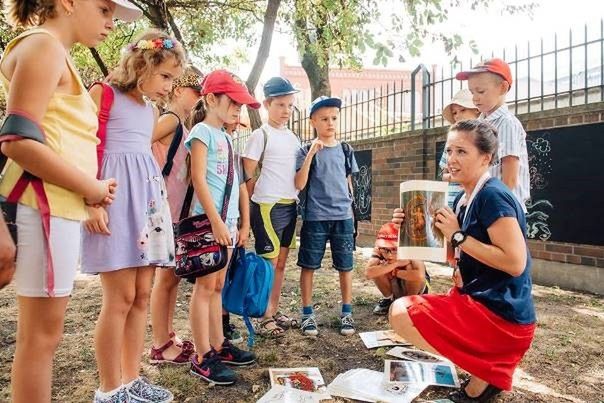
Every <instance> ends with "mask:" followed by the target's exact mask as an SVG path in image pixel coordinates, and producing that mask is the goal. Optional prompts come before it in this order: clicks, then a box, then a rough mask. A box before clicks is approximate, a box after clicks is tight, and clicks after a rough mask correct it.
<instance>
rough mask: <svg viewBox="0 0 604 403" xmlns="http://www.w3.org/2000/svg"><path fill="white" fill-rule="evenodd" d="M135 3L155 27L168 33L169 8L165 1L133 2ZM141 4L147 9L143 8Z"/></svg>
mask: <svg viewBox="0 0 604 403" xmlns="http://www.w3.org/2000/svg"><path fill="white" fill-rule="evenodd" d="M133 3H134V4H135V5H136V6H137V7H139V8H140V9H141V10H143V14H144V15H145V17H147V18H148V19H149V21H150V22H151V25H153V27H155V28H158V29H161V30H163V31H167V30H168V29H169V28H170V23H169V21H168V8H167V6H166V2H165V1H164V0H141V1H140V2H139V1H136V0H135V1H133ZM140 3H142V4H144V5H146V6H147V7H146V8H144V7H141V5H140Z"/></svg>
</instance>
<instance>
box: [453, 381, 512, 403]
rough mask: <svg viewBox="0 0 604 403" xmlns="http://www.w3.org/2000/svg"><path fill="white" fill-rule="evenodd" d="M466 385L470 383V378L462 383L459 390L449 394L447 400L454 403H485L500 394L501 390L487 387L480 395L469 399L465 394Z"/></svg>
mask: <svg viewBox="0 0 604 403" xmlns="http://www.w3.org/2000/svg"><path fill="white" fill-rule="evenodd" d="M468 383H470V378H468V379H466V380H465V381H464V382H462V384H461V387H460V388H459V389H457V390H454V391H453V392H451V393H449V396H448V398H449V400H451V401H452V402H455V403H487V402H490V401H491V399H493V398H494V397H495V396H497V395H498V394H499V393H501V389H499V388H497V387H495V386H493V385H487V387H486V388H485V389H484V390H483V391H482V393H481V394H480V395H478V396H476V397H471V396H468V393H467V392H466V386H468Z"/></svg>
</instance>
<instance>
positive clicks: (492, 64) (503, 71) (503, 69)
mask: <svg viewBox="0 0 604 403" xmlns="http://www.w3.org/2000/svg"><path fill="white" fill-rule="evenodd" d="M485 72H489V73H493V74H497V75H498V76H500V77H501V78H503V79H504V80H505V81H507V82H508V84H510V88H511V87H512V71H511V70H510V66H509V65H508V64H507V63H506V62H505V61H503V60H501V59H497V58H495V59H489V60H485V61H484V62H482V63H480V64H478V65H476V66H474V68H473V69H470V70H466V71H460V72H459V73H457V74H456V75H455V78H457V79H458V80H467V79H468V78H469V77H470V76H471V75H472V74H476V73H485Z"/></svg>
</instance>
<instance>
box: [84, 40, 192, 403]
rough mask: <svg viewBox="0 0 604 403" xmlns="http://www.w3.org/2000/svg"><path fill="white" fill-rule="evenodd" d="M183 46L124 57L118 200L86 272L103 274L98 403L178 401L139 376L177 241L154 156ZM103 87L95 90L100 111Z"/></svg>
mask: <svg viewBox="0 0 604 403" xmlns="http://www.w3.org/2000/svg"><path fill="white" fill-rule="evenodd" d="M185 63H186V58H185V55H184V52H183V49H182V46H181V45H180V44H179V43H178V42H176V41H175V40H174V39H172V38H170V37H168V36H166V35H165V34H163V33H161V32H159V31H156V30H149V31H146V32H144V33H143V34H142V35H141V36H140V37H139V38H138V40H136V41H135V42H134V43H133V44H132V45H130V46H129V47H128V49H127V50H125V51H124V53H123V55H122V59H121V61H120V64H119V66H118V67H117V69H116V70H115V71H114V72H113V74H112V76H111V80H110V84H111V88H112V89H113V93H114V97H115V98H114V101H113V105H112V107H111V111H110V113H109V120H108V122H107V134H106V143H105V152H104V155H103V158H102V161H101V168H100V176H101V178H104V177H114V178H116V180H117V181H118V184H119V195H118V196H117V197H116V199H115V201H114V203H113V204H112V205H111V206H109V207H108V208H106V209H103V208H94V209H90V211H89V214H90V219H89V220H88V221H87V222H86V224H85V227H86V229H87V231H86V234H85V235H84V241H83V250H82V272H84V273H89V274H100V275H101V284H102V288H103V304H102V307H101V313H100V316H99V319H98V322H97V326H96V330H95V349H96V359H97V365H98V369H99V380H100V388H99V390H98V391H97V392H96V394H95V399H94V401H95V402H108V401H113V400H112V399H113V397H114V395H115V394H118V393H120V390H123V389H124V388H126V390H127V392H128V395H129V396H130V397H131V399H132V400H134V401H152V402H155V403H159V402H169V401H172V398H173V397H172V394H171V393H170V392H169V391H167V390H166V389H163V388H160V387H158V386H155V385H152V384H150V383H149V381H147V380H146V379H145V378H142V377H140V376H139V372H140V364H141V358H142V353H143V346H144V340H145V328H146V324H147V306H148V301H149V294H150V292H151V281H152V279H153V273H154V266H173V265H174V236H173V232H172V220H171V217H170V210H169V207H168V203H167V198H166V197H167V196H166V190H165V185H164V180H163V178H162V174H161V170H160V169H159V166H158V165H157V162H156V161H155V159H154V158H153V154H152V153H151V139H152V134H153V128H154V126H155V123H156V122H157V119H158V111H157V110H156V109H155V107H154V106H153V105H152V104H151V103H150V102H149V100H160V99H162V98H164V97H166V96H167V95H168V94H169V93H170V91H171V90H172V84H173V81H174V79H176V78H177V77H179V76H180V75H181V74H182V71H183V68H184V66H185ZM101 91H102V90H101V87H100V86H95V87H93V88H92V90H91V95H92V97H93V99H95V101H96V102H97V105H98V104H100V99H101Z"/></svg>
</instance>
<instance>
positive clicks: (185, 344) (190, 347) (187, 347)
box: [168, 332, 195, 353]
mask: <svg viewBox="0 0 604 403" xmlns="http://www.w3.org/2000/svg"><path fill="white" fill-rule="evenodd" d="M168 336H169V337H170V340H174V339H176V333H175V332H171V333H169V334H168ZM174 343H175V345H176V347H180V348H181V349H182V351H188V352H190V353H194V352H195V345H194V344H193V342H191V341H189V340H182V341H181V342H180V343H176V342H174Z"/></svg>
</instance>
